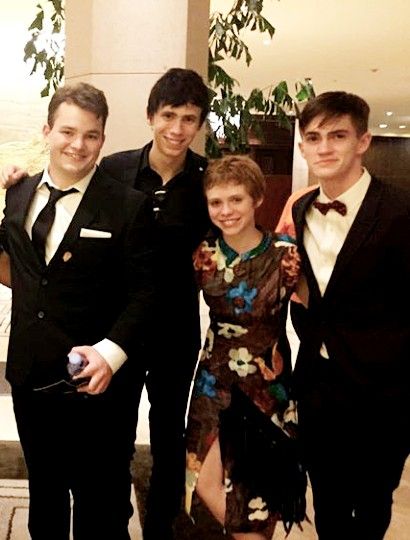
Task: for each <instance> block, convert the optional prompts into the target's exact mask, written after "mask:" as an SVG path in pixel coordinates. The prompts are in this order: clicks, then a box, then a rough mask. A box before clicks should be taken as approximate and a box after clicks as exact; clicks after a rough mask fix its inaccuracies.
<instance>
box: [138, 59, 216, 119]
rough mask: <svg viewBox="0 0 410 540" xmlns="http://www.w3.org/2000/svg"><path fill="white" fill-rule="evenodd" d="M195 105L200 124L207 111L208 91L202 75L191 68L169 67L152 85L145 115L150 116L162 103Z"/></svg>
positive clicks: (174, 105)
mask: <svg viewBox="0 0 410 540" xmlns="http://www.w3.org/2000/svg"><path fill="white" fill-rule="evenodd" d="M188 103H190V104H191V105H196V106H197V107H199V108H200V109H201V116H200V124H201V125H202V124H203V122H204V120H205V118H206V117H207V115H208V112H209V92H208V88H207V86H206V85H205V83H204V81H203V79H202V77H201V76H200V75H199V74H198V73H197V72H196V71H193V70H192V69H183V68H171V69H169V70H168V71H167V72H166V73H164V75H162V77H160V78H159V79H158V81H157V82H156V83H155V84H154V86H153V87H152V90H151V92H150V95H149V98H148V106H147V115H148V117H149V118H151V117H152V116H153V115H154V114H155V113H156V112H157V111H158V110H159V109H160V107H163V106H164V105H170V106H171V107H180V106H181V105H187V104H188Z"/></svg>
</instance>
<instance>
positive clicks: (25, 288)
mask: <svg viewBox="0 0 410 540" xmlns="http://www.w3.org/2000/svg"><path fill="white" fill-rule="evenodd" d="M40 178H41V175H37V176H35V177H34V178H28V179H25V180H23V181H22V182H20V183H19V184H17V185H16V186H14V187H12V188H10V189H9V190H8V191H7V195H6V208H5V217H4V219H3V222H2V226H1V237H0V238H1V243H2V245H3V246H4V247H5V249H6V251H8V253H9V255H10V260H11V280H12V290H13V299H12V319H11V332H10V341H9V350H8V360H7V371H6V376H7V379H8V380H9V382H10V383H11V384H12V385H22V384H24V383H30V384H34V383H35V384H42V383H44V384H45V383H48V382H54V381H55V380H56V377H59V376H60V375H61V374H62V373H63V371H64V370H65V364H66V357H67V353H68V352H69V350H70V348H71V347H72V346H74V345H93V344H94V343H96V342H98V341H100V340H101V339H103V338H108V339H110V340H112V341H113V342H115V343H117V344H118V345H119V346H120V347H122V348H123V350H125V352H126V353H127V354H128V356H130V355H132V353H133V352H135V350H136V347H137V344H138V341H139V340H140V339H141V337H142V334H143V332H144V329H145V326H146V322H147V318H148V314H149V312H150V306H151V302H152V297H153V285H152V278H151V273H152V268H151V257H152V251H151V210H150V207H149V204H148V203H147V199H146V197H145V196H144V195H143V194H142V193H139V192H137V191H135V190H131V189H129V188H127V187H126V186H121V185H120V184H119V183H118V182H116V181H115V180H113V179H111V178H110V177H109V176H107V175H105V174H103V173H101V172H100V171H99V170H98V169H97V171H96V173H95V174H94V176H93V177H92V179H91V182H90V184H89V186H88V188H87V190H86V192H85V194H84V196H83V198H82V200H81V203H80V205H79V207H78V209H77V211H76V213H75V215H74V217H73V219H72V221H71V223H70V225H69V227H68V230H67V232H66V234H65V236H64V238H63V240H62V242H61V244H60V246H59V247H58V249H57V252H56V253H55V255H54V256H53V258H52V259H51V261H50V263H49V264H48V266H47V265H46V264H45V262H44V261H40V259H39V258H38V256H37V253H36V252H35V250H34V247H33V245H32V243H31V240H30V238H29V236H28V235H27V233H26V231H25V229H24V224H25V219H26V215H27V211H28V209H29V207H30V204H31V201H32V198H33V195H34V193H35V189H36V186H37V184H38V182H39V181H40ZM82 228H88V229H95V230H100V231H106V232H109V233H111V237H110V238H84V237H81V236H80V231H81V229H82ZM129 361H130V360H128V361H127V362H126V364H127V363H128V362H129ZM133 361H135V358H133ZM120 371H121V370H120Z"/></svg>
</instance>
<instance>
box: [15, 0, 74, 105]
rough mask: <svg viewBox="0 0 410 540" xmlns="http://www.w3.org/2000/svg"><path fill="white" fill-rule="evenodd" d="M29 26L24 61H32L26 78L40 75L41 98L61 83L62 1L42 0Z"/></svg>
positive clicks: (62, 58) (62, 43)
mask: <svg viewBox="0 0 410 540" xmlns="http://www.w3.org/2000/svg"><path fill="white" fill-rule="evenodd" d="M36 7H37V14H36V16H35V18H34V20H33V21H32V23H31V25H30V26H29V28H28V30H29V32H30V35H31V38H30V40H29V41H28V42H27V43H26V46H25V47H24V61H25V62H27V63H29V62H31V61H32V62H33V65H32V69H31V72H30V75H32V74H33V73H35V72H39V73H42V74H43V76H44V80H45V81H46V85H45V87H44V88H43V89H42V91H41V97H45V96H48V95H49V94H50V90H51V89H53V91H54V90H55V89H56V88H57V87H58V86H60V85H61V84H62V82H63V81H64V43H65V34H64V0H43V2H41V3H38V4H37V6H36Z"/></svg>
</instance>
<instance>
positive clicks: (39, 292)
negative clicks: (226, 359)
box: [0, 83, 154, 540]
mask: <svg viewBox="0 0 410 540" xmlns="http://www.w3.org/2000/svg"><path fill="white" fill-rule="evenodd" d="M107 116H108V106H107V103H106V100H105V96H104V94H103V93H102V92H101V91H100V90H98V89H96V88H95V87H93V86H91V85H89V84H86V83H79V84H76V85H72V86H65V87H62V88H59V89H58V90H57V91H56V93H55V94H54V95H53V97H52V99H51V101H50V104H49V110H48V119H47V124H46V125H45V127H44V130H43V133H44V136H45V138H46V140H47V143H48V146H49V163H48V166H47V167H46V169H45V170H44V172H43V173H40V174H37V175H35V176H34V177H32V178H25V179H23V180H22V181H21V182H20V183H19V184H17V185H15V186H13V187H11V188H10V189H9V190H8V191H7V195H6V207H5V213H4V216H5V217H4V219H3V222H2V225H1V228H0V243H1V246H2V248H3V249H4V250H5V252H6V253H7V254H8V256H9V261H10V268H11V286H12V289H13V298H12V318H11V331H10V340H9V350H8V357H7V370H6V377H7V379H8V381H9V382H10V384H11V387H12V397H13V406H14V412H15V417H16V422H17V427H18V432H19V436H20V441H21V445H22V448H23V451H24V456H25V459H26V463H27V469H28V475H29V490H30V507H29V524H28V525H29V531H30V535H31V538H32V539H33V540H57V539H58V540H68V538H69V534H70V515H71V510H70V494H71V496H72V499H73V503H74V505H73V519H72V523H73V531H72V532H73V536H74V538H75V539H76V540H84V539H91V538H98V539H103V540H113V539H115V540H129V539H130V536H129V534H128V521H129V517H130V516H131V515H132V507H131V504H130V493H131V477H130V472H129V466H130V461H131V458H132V455H133V449H134V438H135V422H136V412H135V411H136V410H137V408H138V401H139V396H138V388H139V382H138V374H139V371H140V368H139V364H140V363H142V361H141V354H138V350H139V343H140V342H141V340H142V337H143V335H145V330H146V324H147V321H148V313H149V312H150V310H151V309H152V304H153V291H154V288H153V283H152V277H151V276H152V246H151V244H152V218H151V207H150V204H149V202H148V199H147V198H146V197H145V196H144V195H143V194H142V193H140V192H137V191H135V190H133V189H131V188H129V187H126V186H121V185H120V184H118V182H116V181H115V180H114V179H112V178H111V177H109V176H108V175H106V174H105V173H103V172H101V171H100V170H98V169H97V167H96V160H97V158H98V155H99V153H100V150H101V147H102V145H103V143H104V127H105V123H106V119H107ZM0 258H1V260H2V261H3V262H4V260H5V261H6V264H7V256H6V254H5V253H4V252H3V253H2V255H1V257H0ZM2 277H3V275H2ZM72 352H76V353H77V354H79V355H80V356H81V358H82V360H83V363H84V365H85V367H84V369H83V371H82V372H81V374H80V375H78V376H77V377H75V378H74V380H73V379H70V377H69V376H68V373H67V355H68V354H69V353H72ZM75 381H76V382H75ZM80 381H82V383H83V384H82V386H78V387H77V386H76V384H77V383H80Z"/></svg>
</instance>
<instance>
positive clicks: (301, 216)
mask: <svg viewBox="0 0 410 540" xmlns="http://www.w3.org/2000/svg"><path fill="white" fill-rule="evenodd" d="M318 195H319V188H318V189H315V190H313V191H311V192H309V193H307V194H306V195H303V196H302V197H301V198H300V199H298V200H297V201H296V202H295V204H294V207H293V221H294V224H295V230H296V240H297V245H298V250H299V253H300V256H301V259H302V272H303V273H304V274H305V277H306V280H307V282H308V286H309V296H311V295H312V296H316V297H319V298H320V297H321V294H320V289H319V285H318V283H317V281H316V277H315V274H314V272H313V269H312V265H311V264H310V259H309V257H308V254H307V252H306V249H305V244H304V241H303V236H304V230H305V223H306V222H305V215H306V211H307V209H308V208H309V206H310V205H311V204H312V202H313V201H314V200H315V199H316V197H317V196H318Z"/></svg>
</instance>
